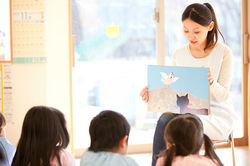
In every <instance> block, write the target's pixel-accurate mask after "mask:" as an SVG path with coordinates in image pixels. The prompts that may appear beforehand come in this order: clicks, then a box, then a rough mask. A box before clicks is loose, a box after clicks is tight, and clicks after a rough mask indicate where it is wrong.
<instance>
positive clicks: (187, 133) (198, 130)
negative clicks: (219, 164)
mask: <svg viewBox="0 0 250 166" xmlns="http://www.w3.org/2000/svg"><path fill="white" fill-rule="evenodd" d="M164 139H165V141H166V143H167V146H168V147H167V148H170V147H171V148H175V147H176V148H175V149H176V150H175V154H176V156H179V155H180V156H186V155H189V154H197V153H199V151H200V148H201V145H202V143H203V127H202V123H201V121H200V120H198V119H197V118H196V117H194V116H192V115H189V114H185V115H182V116H179V117H177V118H175V119H173V120H171V121H170V122H169V124H168V125H167V127H166V128H165V133H164Z"/></svg>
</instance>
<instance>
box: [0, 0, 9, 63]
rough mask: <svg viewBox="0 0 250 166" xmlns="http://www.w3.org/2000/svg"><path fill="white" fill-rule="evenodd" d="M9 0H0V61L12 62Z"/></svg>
mask: <svg viewBox="0 0 250 166" xmlns="http://www.w3.org/2000/svg"><path fill="white" fill-rule="evenodd" d="M10 6H11V1H10V0H4V1H0V20H1V22H0V63H5V62H12V54H11V14H10Z"/></svg>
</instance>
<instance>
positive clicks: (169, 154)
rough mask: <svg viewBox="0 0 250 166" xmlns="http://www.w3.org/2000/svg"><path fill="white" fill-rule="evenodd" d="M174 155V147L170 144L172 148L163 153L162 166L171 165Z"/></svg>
mask: <svg viewBox="0 0 250 166" xmlns="http://www.w3.org/2000/svg"><path fill="white" fill-rule="evenodd" d="M175 154H176V145H175V144H172V146H171V147H170V148H169V149H167V150H166V152H165V156H164V157H165V159H166V160H165V164H164V166H171V165H172V161H173V159H174V157H175Z"/></svg>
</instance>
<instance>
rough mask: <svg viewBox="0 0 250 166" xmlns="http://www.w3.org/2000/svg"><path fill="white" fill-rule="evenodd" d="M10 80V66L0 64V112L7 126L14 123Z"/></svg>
mask: <svg viewBox="0 0 250 166" xmlns="http://www.w3.org/2000/svg"><path fill="white" fill-rule="evenodd" d="M11 78H12V68H11V64H0V88H1V89H0V112H1V113H3V114H4V116H5V118H6V120H7V122H8V124H10V123H14V121H13V120H12V119H13V118H12V117H13V107H12V105H13V102H12V89H13V88H12V79H11Z"/></svg>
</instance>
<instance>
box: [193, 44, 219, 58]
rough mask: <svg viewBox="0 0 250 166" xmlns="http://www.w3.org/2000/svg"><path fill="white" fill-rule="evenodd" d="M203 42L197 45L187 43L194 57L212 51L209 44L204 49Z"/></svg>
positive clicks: (202, 55)
mask: <svg viewBox="0 0 250 166" xmlns="http://www.w3.org/2000/svg"><path fill="white" fill-rule="evenodd" d="M205 46H206V45H205V44H202V45H200V46H198V47H192V45H191V44H189V49H190V52H191V54H192V56H193V57H194V58H205V57H206V56H208V55H209V53H210V52H211V51H212V49H213V47H214V46H211V47H209V48H206V49H205Z"/></svg>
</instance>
